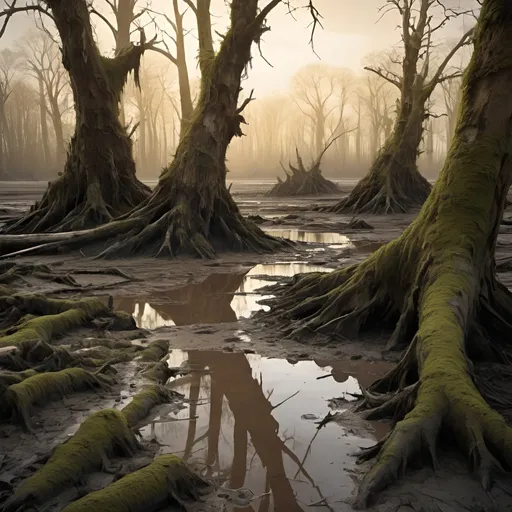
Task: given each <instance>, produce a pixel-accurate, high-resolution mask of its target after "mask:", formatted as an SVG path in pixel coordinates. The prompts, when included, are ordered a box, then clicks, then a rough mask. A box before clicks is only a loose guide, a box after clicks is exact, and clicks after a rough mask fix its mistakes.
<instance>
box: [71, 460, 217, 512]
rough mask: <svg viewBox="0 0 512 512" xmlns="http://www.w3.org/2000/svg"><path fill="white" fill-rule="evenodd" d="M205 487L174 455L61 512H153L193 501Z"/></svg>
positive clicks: (80, 500)
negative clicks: (167, 506)
mask: <svg viewBox="0 0 512 512" xmlns="http://www.w3.org/2000/svg"><path fill="white" fill-rule="evenodd" d="M206 486H207V483H206V482H205V481H204V480H203V479H201V478H200V477H199V476H198V475H196V474H194V473H193V472H192V471H191V470H190V469H189V468H188V467H187V466H186V465H185V463H184V462H183V461H182V460H181V459H179V458H178V457H176V456H175V455H161V456H160V457H157V458H156V459H155V460H154V461H153V462H152V463H151V464H150V465H149V466H146V467H145V468H142V469H139V470H138V471H135V472H134V473H130V474H129V475H126V476H125V477H123V478H121V479H120V480H118V481H117V482H114V483H112V484H110V485H108V486H107V487H105V488H104V489H102V490H100V491H96V492H92V493H90V494H88V495H87V496H85V497H83V498H81V499H79V500H77V501H75V502H74V503H71V504H70V505H68V506H67V507H66V508H64V510H63V512H91V511H92V510H94V512H112V511H114V510H115V511H116V512H156V511H157V510H160V509H161V508H163V507H165V506H166V505H171V504H175V505H178V506H180V507H181V506H183V504H184V503H185V501H186V500H197V499H198V498H199V497H200V496H201V490H203V489H204V488H205V487H206Z"/></svg>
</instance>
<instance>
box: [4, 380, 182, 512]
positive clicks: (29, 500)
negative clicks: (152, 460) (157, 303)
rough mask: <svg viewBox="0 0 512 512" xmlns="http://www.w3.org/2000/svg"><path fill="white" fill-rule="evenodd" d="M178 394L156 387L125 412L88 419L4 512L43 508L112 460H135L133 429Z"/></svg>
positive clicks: (135, 399) (109, 412) (109, 411)
mask: <svg viewBox="0 0 512 512" xmlns="http://www.w3.org/2000/svg"><path fill="white" fill-rule="evenodd" d="M177 395H178V394H177V393H176V392H174V391H171V390H169V389H166V388H164V387H163V386H159V385H152V386H149V387H147V388H146V389H144V390H142V391H141V392H140V393H138V394H137V395H135V396H134V397H133V400H132V401H131V402H130V403H129V404H128V405H127V406H126V407H124V409H122V411H117V410H115V409H105V410H102V411H99V412H96V413H94V414H93V415H91V416H90V417H89V418H87V419H86V420H85V421H84V422H83V423H82V424H81V425H80V428H79V429H78V430H77V431H76V433H75V434H74V436H73V437H72V438H71V439H69V440H68V441H67V442H65V443H62V444H61V445H59V446H58V447H57V448H56V449H55V450H54V451H53V453H52V455H51V457H50V459H49V460H48V462H47V463H46V464H45V465H44V466H43V467H42V468H41V469H40V470H39V471H37V472H36V473H35V474H34V475H32V476H31V477H29V478H28V479H26V480H25V481H24V482H23V483H22V484H21V485H20V486H19V487H18V489H16V492H15V494H14V495H13V496H11V498H9V500H8V501H7V502H6V503H5V505H4V509H3V512H16V511H18V510H26V508H27V507H30V506H37V505H42V504H44V503H45V502H47V501H48V500H50V499H52V498H54V497H55V496H57V495H58V494H59V493H60V492H62V491H63V490H64V489H66V488H67V487H70V486H72V485H78V484H79V483H80V482H81V481H82V480H83V478H84V476H85V475H87V474H89V473H92V472H94V471H99V470H101V469H102V468H103V467H104V466H107V465H108V463H109V459H110V458H111V457H112V456H127V457H130V456H132V455H133V454H134V453H135V451H136V450H137V448H139V443H138V442H137V439H136V438H135V435H134V432H133V430H132V428H131V427H134V426H136V425H137V424H139V423H140V422H141V421H142V420H143V419H144V417H145V416H147V415H148V414H149V412H150V411H151V409H152V408H153V407H155V406H156V405H160V404H163V403H166V402H170V401H172V400H173V399H174V398H175V397H176V396H177Z"/></svg>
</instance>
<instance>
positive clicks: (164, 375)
mask: <svg viewBox="0 0 512 512" xmlns="http://www.w3.org/2000/svg"><path fill="white" fill-rule="evenodd" d="M178 374H179V369H176V368H169V365H168V364H167V360H165V359H162V360H161V361H160V362H158V363H154V364H150V365H149V366H148V367H147V368H146V369H145V370H144V371H143V372H142V375H143V376H144V377H145V378H146V379H148V380H151V381H154V382H158V383H160V384H165V383H166V382H167V381H168V380H169V379H170V378H171V377H175V376H176V375H178Z"/></svg>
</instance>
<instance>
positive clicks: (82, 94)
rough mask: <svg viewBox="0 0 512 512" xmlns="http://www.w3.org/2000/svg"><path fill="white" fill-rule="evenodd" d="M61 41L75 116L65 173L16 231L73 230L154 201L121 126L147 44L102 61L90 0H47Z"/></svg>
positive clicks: (17, 223) (14, 227)
mask: <svg viewBox="0 0 512 512" xmlns="http://www.w3.org/2000/svg"><path fill="white" fill-rule="evenodd" d="M46 3H47V5H48V7H49V8H50V9H51V12H52V16H53V18H54V20H55V24H56V26H57V29H58V31H59V35H60V39H61V42H62V55H63V64H64V67H65V68H66V70H67V71H68V73H69V76H70V80H71V86H72V90H73V97H74V102H75V112H76V127H75V133H74V135H73V137H72V139H71V144H70V147H69V150H68V155H67V162H66V164H65V168H64V173H63V174H62V175H61V176H60V177H59V178H58V179H57V180H56V181H54V182H53V183H51V184H50V185H49V187H48V190H47V191H46V193H45V194H44V196H43V198H42V199H41V201H40V202H39V203H36V204H35V205H34V206H33V207H32V209H31V211H30V212H29V213H28V214H27V215H26V216H25V217H23V218H22V219H20V220H18V221H15V222H14V223H12V224H11V225H10V226H8V227H7V230H6V231H7V232H9V233H30V232H48V231H71V230H77V229H83V228H88V227H94V226H96V225H99V224H103V223H105V222H108V221H109V220H111V219H112V218H113V217H116V216H118V215H120V214H123V213H126V212H127V211H129V210H131V209H132V208H134V207H135V206H137V205H138V204H139V203H140V202H141V201H143V200H144V199H145V198H146V197H147V196H148V195H149V192H150V191H149V189H148V188H147V187H146V186H145V185H143V184H142V183H141V182H139V181H138V180H137V178H136V176H135V163H134V160H133V157H132V147H131V146H132V144H131V140H130V138H129V136H128V134H127V132H126V130H125V128H124V127H123V126H122V125H121V123H120V120H119V100H120V96H121V93H122V90H123V87H124V84H125V81H126V78H127V75H128V73H130V72H131V71H134V72H135V74H136V77H137V72H138V69H139V65H140V59H141V56H142V53H143V52H144V50H145V41H144V38H143V37H142V38H141V44H140V45H138V46H133V45H131V46H129V47H128V48H127V49H125V50H124V51H122V52H120V53H119V54H118V55H117V56H116V57H115V58H114V59H108V58H104V57H102V56H101V55H100V53H99V51H98V48H97V46H96V42H95V41H94V38H93V33H92V27H91V23H90V18H89V12H88V10H87V2H86V0H67V1H64V0H48V1H47V2H46Z"/></svg>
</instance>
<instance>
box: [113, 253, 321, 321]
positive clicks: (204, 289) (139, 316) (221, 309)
mask: <svg viewBox="0 0 512 512" xmlns="http://www.w3.org/2000/svg"><path fill="white" fill-rule="evenodd" d="M327 271H330V269H328V268H323V267H321V266H314V265H308V264H306V263H300V262H293V263H274V264H269V265H256V266H255V267H253V268H252V269H251V270H250V271H249V272H247V273H245V274H243V273H238V274H228V273H221V274H211V275H209V276H208V277H207V278H206V279H205V280H204V281H201V282H200V283H193V284H188V285H185V286H181V287H179V288H174V289H172V290H169V291H166V292H163V293H158V294H153V295H151V297H149V298H146V299H144V298H142V299H141V298H133V297H123V298H120V299H116V300H114V307H115V308H116V309H118V310H121V311H126V312H127V313H130V314H133V316H134V318H135V320H136V322H137V325H138V326H139V327H141V328H144V329H155V328H157V327H162V326H164V325H192V324H213V323H224V322H235V321H236V320H237V319H239V318H242V317H245V318H248V317H249V316H251V315H252V314H253V313H254V312H255V311H258V310H260V309H267V306H262V305H261V304H258V301H260V300H262V299H266V298H269V297H270V296H269V295H262V294H259V293H255V292H256V290H258V289H259V288H261V287H263V286H266V285H268V284H271V282H272V280H271V279H268V278H266V279H262V278H261V277H260V278H258V276H276V277H277V276H286V277H291V276H293V275H295V274H299V273H305V272H327Z"/></svg>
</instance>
